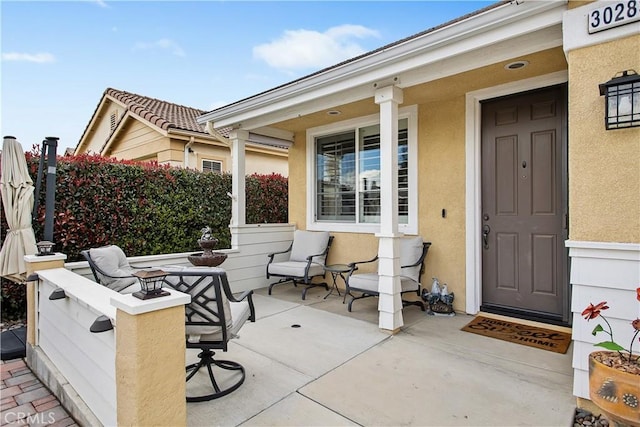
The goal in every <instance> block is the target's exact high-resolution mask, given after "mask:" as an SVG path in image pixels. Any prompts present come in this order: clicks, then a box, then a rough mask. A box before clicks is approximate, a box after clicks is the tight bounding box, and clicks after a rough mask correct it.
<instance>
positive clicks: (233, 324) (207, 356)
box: [163, 267, 256, 402]
mask: <svg viewBox="0 0 640 427" xmlns="http://www.w3.org/2000/svg"><path fill="white" fill-rule="evenodd" d="M163 270H164V271H165V272H167V273H168V275H167V276H166V277H165V278H164V283H165V284H166V285H167V286H169V287H171V288H172V289H175V290H177V291H180V292H184V293H187V294H189V295H191V302H190V303H189V304H187V305H186V306H185V333H186V346H187V348H188V349H190V348H197V349H200V350H202V351H201V352H200V353H199V354H198V358H199V359H200V360H199V361H198V362H197V363H193V364H190V365H188V366H187V367H186V371H187V377H186V381H187V382H188V381H189V380H192V379H193V378H194V377H195V376H196V374H197V373H198V372H199V371H200V369H201V368H205V367H206V371H207V372H208V376H209V378H208V380H207V381H206V384H205V385H202V381H199V382H198V384H197V385H196V384H194V385H193V387H191V389H190V388H189V387H187V402H203V401H208V400H213V399H217V398H219V397H222V396H226V395H227V394H229V393H231V392H233V391H234V390H237V389H238V387H240V386H241V385H242V384H243V383H244V380H245V369H244V367H243V366H242V365H241V364H239V363H238V362H234V361H231V360H219V359H216V358H215V357H214V355H215V352H214V351H213V350H221V351H223V352H226V351H227V349H228V343H229V341H230V340H231V339H233V338H237V337H238V332H239V330H240V328H241V327H242V326H243V325H244V323H245V322H246V321H247V320H249V321H251V322H255V320H256V313H255V308H254V305H253V291H251V290H249V291H245V292H243V293H242V294H240V295H238V296H234V295H233V294H232V293H231V288H230V286H229V281H228V279H227V274H226V272H225V271H224V270H223V269H221V268H217V267H184V268H180V267H177V268H176V267H169V268H163ZM218 368H219V369H218ZM224 371H227V373H228V375H219V374H222V373H223V372H224ZM194 389H196V390H197V392H196V391H195V390H194ZM205 389H206V390H207V391H205V392H204V394H201V393H202V391H203V390H205ZM191 393H194V394H195V393H198V395H196V396H193V395H190V394H191Z"/></svg>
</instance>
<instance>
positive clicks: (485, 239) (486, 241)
mask: <svg viewBox="0 0 640 427" xmlns="http://www.w3.org/2000/svg"><path fill="white" fill-rule="evenodd" d="M490 232H491V227H489V226H488V225H487V224H485V225H484V226H482V244H483V246H484V248H485V249H489V233H490Z"/></svg>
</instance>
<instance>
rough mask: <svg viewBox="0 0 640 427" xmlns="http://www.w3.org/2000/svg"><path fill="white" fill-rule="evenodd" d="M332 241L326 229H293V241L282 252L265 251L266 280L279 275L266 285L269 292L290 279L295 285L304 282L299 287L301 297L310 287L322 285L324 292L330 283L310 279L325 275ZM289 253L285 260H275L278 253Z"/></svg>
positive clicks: (304, 295) (303, 297) (303, 296)
mask: <svg viewBox="0 0 640 427" xmlns="http://www.w3.org/2000/svg"><path fill="white" fill-rule="evenodd" d="M332 242H333V236H330V235H329V233H328V232H326V231H305V230H296V231H294V233H293V241H292V242H291V245H290V246H289V248H288V249H287V250H285V251H281V252H274V253H271V254H268V255H267V256H268V257H269V262H268V263H267V279H269V278H271V277H280V280H279V281H277V282H274V283H271V284H270V285H269V295H271V290H272V289H273V287H274V286H276V285H279V284H282V283H286V282H292V283H293V285H294V286H295V287H297V286H298V283H300V284H304V285H306V287H305V288H304V289H303V290H302V299H303V300H304V299H305V298H306V296H307V291H308V290H309V289H311V288H313V287H323V288H325V289H326V290H327V291H328V290H329V285H328V284H327V283H326V282H321V283H316V282H313V281H312V280H313V278H314V277H320V276H321V277H325V274H326V272H325V269H324V266H325V262H326V260H327V256H328V254H329V249H330V248H331V243H332ZM284 254H289V258H288V259H287V260H282V261H276V256H277V255H284Z"/></svg>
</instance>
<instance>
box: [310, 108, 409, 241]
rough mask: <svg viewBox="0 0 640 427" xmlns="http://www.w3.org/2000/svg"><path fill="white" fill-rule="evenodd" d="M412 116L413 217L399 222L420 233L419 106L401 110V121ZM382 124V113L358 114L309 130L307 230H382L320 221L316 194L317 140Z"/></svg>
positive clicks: (402, 228) (400, 228)
mask: <svg viewBox="0 0 640 427" xmlns="http://www.w3.org/2000/svg"><path fill="white" fill-rule="evenodd" d="M400 119H408V123H407V131H408V135H407V146H408V149H409V172H408V174H409V177H408V178H409V188H408V192H409V218H408V223H407V224H398V231H400V232H401V233H404V234H417V233H418V106H417V105H411V106H409V107H403V108H400V109H399V110H398V120H400ZM379 123H380V115H379V114H372V115H370V116H364V117H358V118H355V119H350V120H344V121H341V122H338V123H332V124H330V125H323V126H318V127H314V128H309V129H307V184H306V189H307V230H312V231H337V232H344V233H370V234H375V233H379V232H380V224H357V223H351V222H349V223H345V222H329V221H316V220H315V212H316V197H315V195H316V194H315V181H316V168H315V152H316V147H315V139H316V137H319V136H324V135H328V134H332V133H338V132H342V131H348V130H353V129H356V128H359V127H363V126H370V125H375V124H379Z"/></svg>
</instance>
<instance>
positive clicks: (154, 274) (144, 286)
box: [133, 270, 170, 299]
mask: <svg viewBox="0 0 640 427" xmlns="http://www.w3.org/2000/svg"><path fill="white" fill-rule="evenodd" d="M133 275H134V276H136V277H137V278H138V281H139V282H140V288H141V290H140V291H139V292H134V293H133V296H134V297H136V298H140V299H150V298H158V297H164V296H167V295H170V294H169V292H167V291H163V290H162V283H163V282H164V278H165V277H166V276H167V273H166V272H164V271H162V270H142V271H138V272H135V273H133Z"/></svg>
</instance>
